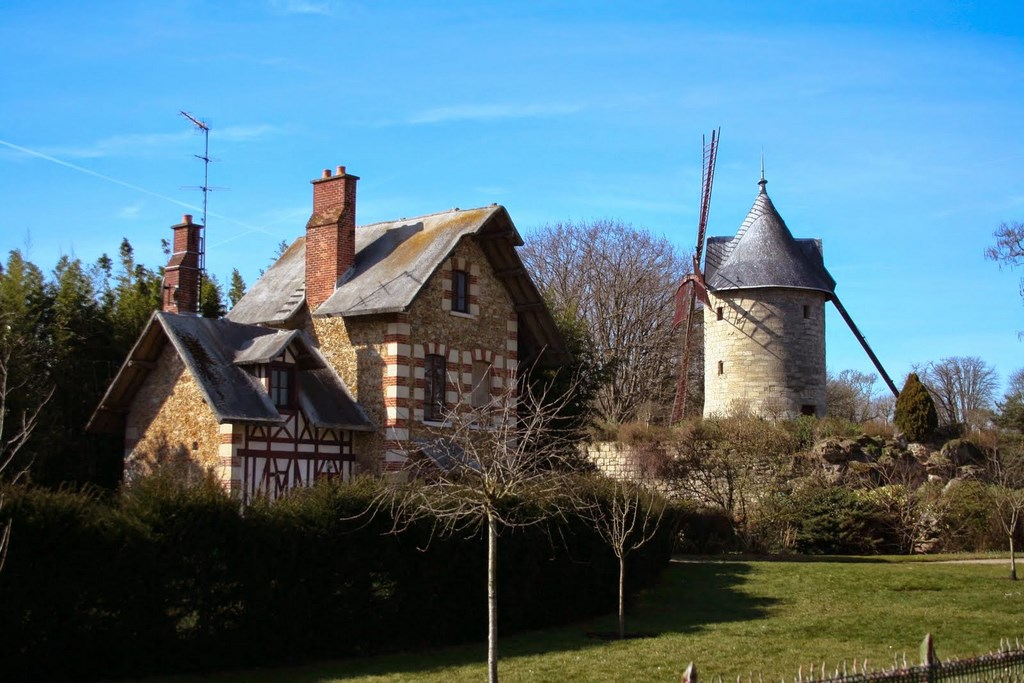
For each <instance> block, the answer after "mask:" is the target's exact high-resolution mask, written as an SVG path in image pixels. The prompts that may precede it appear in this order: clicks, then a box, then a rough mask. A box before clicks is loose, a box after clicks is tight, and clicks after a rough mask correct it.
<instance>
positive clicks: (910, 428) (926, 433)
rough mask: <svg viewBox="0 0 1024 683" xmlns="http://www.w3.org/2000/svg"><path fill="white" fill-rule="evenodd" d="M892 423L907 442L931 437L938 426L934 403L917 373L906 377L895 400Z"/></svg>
mask: <svg viewBox="0 0 1024 683" xmlns="http://www.w3.org/2000/svg"><path fill="white" fill-rule="evenodd" d="M893 422H895V423H896V428H897V429H899V430H900V431H901V432H903V436H905V437H906V438H907V440H908V441H924V440H926V439H928V438H929V437H931V436H932V435H933V434H934V433H935V429H936V428H937V427H938V426H939V416H938V413H936V412H935V402H934V401H933V400H932V397H931V395H930V394H929V393H928V389H926V388H925V386H924V384H922V383H921V379H920V378H919V377H918V376H917V373H914V372H912V373H910V374H909V375H907V382H906V384H904V385H903V390H902V391H901V392H900V395H899V398H897V399H896V413H895V415H894V417H893Z"/></svg>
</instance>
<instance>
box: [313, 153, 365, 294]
mask: <svg viewBox="0 0 1024 683" xmlns="http://www.w3.org/2000/svg"><path fill="white" fill-rule="evenodd" d="M357 180H359V177H358V176H354V175H349V174H347V173H345V167H344V166H338V169H337V172H336V173H334V174H332V173H331V171H330V170H327V169H325V170H324V172H323V176H322V177H320V178H318V179H316V180H313V181H311V182H312V183H313V215H312V216H310V218H309V222H308V223H306V305H307V306H309V310H310V311H311V312H313V311H316V309H317V308H319V307H320V304H322V303H323V302H324V301H326V300H327V299H328V298H329V297H330V296H331V294H333V293H334V290H335V289H336V288H337V287H338V285H339V284H341V281H342V279H343V278H344V277H345V274H346V273H347V272H348V270H349V269H350V268H351V267H352V265H353V264H354V263H355V258H356V181H357Z"/></svg>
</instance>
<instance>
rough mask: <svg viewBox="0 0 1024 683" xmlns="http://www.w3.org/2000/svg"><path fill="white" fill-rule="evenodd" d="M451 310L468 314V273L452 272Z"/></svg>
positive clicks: (461, 271) (462, 271)
mask: <svg viewBox="0 0 1024 683" xmlns="http://www.w3.org/2000/svg"><path fill="white" fill-rule="evenodd" d="M452 310H453V311H455V312H457V313H469V273H467V272H466V271H464V270H453V271H452Z"/></svg>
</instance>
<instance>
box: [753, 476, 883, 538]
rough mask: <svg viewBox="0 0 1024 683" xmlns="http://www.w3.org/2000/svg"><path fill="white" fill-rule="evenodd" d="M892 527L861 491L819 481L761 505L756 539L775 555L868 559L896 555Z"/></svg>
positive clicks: (782, 494)
mask: <svg viewBox="0 0 1024 683" xmlns="http://www.w3.org/2000/svg"><path fill="white" fill-rule="evenodd" d="M893 528H894V525H893V524H892V522H891V520H888V519H887V518H886V516H885V513H884V511H883V510H882V509H880V508H879V507H878V506H877V505H876V504H874V503H873V502H872V501H871V500H869V499H868V498H866V497H864V496H862V495H860V494H859V492H857V491H853V490H850V489H846V488H843V487H840V486H830V485H826V484H821V483H818V482H815V483H808V484H805V485H804V486H802V487H799V488H797V489H795V490H794V491H793V492H792V493H778V494H775V495H773V496H771V497H769V498H768V499H766V500H765V501H763V504H762V506H761V509H760V510H759V514H758V521H757V524H756V525H754V532H753V536H754V537H755V541H756V543H757V544H758V545H759V546H760V547H761V549H762V550H767V551H771V552H786V551H788V552H794V551H795V552H798V553H804V554H808V555H870V554H875V553H891V552H898V550H899V542H898V539H897V538H896V537H895V534H894V532H893Z"/></svg>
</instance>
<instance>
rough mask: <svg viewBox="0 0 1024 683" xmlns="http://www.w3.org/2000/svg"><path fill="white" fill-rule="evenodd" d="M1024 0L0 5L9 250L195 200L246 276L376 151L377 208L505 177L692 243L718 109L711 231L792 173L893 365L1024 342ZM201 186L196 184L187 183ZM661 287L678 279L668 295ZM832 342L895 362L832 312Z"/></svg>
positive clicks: (150, 238) (124, 226)
mask: <svg viewBox="0 0 1024 683" xmlns="http://www.w3.org/2000/svg"><path fill="white" fill-rule="evenodd" d="M1022 26H1024V4H1022V3H1020V2H1019V1H1018V2H977V3H966V2H963V3H954V2H942V1H941V0H940V1H932V2H902V3H901V2H874V1H869V2H858V3H839V2H834V3H833V2H810V1H808V2H785V3H782V2H779V3H769V2H766V1H763V2H701V3H691V2H649V3H645V2H635V3H617V2H602V1H600V0H591V1H588V2H561V3H552V2H532V1H529V0H520V1H517V2H515V3H511V2H509V3H497V2H494V3H484V2H459V1H456V0H448V1H445V2H387V1H382V2H370V1H361V2H344V1H340V0H339V1H337V2H332V1H330V0H272V1H261V0H252V1H250V2H237V3H236V2H218V3H201V2H186V1H166V2H109V3H97V4H93V3H81V2H64V1H62V0H54V1H53V2H48V3H36V2H27V1H20V0H8V1H7V2H5V3H3V5H2V6H0V64H2V65H3V66H2V67H0V201H2V206H3V214H4V215H3V221H2V223H0V225H2V227H0V231H2V232H0V251H2V253H3V254H5V255H6V253H7V252H8V251H9V250H11V249H15V248H18V249H22V250H23V251H25V252H26V253H27V255H28V256H29V257H30V258H31V259H32V260H33V261H35V262H36V263H37V264H39V265H40V266H42V267H44V268H50V267H52V266H53V264H54V263H55V262H56V260H57V258H58V257H59V256H60V255H61V254H74V255H75V256H78V257H80V258H82V259H83V260H85V261H89V262H91V261H94V260H95V259H96V258H97V257H98V256H99V255H100V254H101V253H103V252H108V253H110V254H114V253H116V250H117V246H118V243H119V242H120V239H121V237H122V236H127V237H128V238H129V239H130V240H131V242H132V244H133V245H134V246H135V247H136V250H137V254H138V256H139V258H140V259H141V260H142V261H143V262H145V263H146V264H148V265H151V266H156V265H159V264H160V263H162V262H163V260H164V257H163V256H162V254H161V253H160V250H159V241H160V238H162V237H168V236H169V235H170V231H169V229H168V228H169V226H170V225H172V224H173V223H176V222H178V221H179V220H180V217H181V214H182V213H186V212H189V213H196V214H199V213H200V211H199V210H198V209H197V208H196V207H198V206H199V205H200V204H201V198H200V195H199V193H198V192H196V191H194V190H190V189H186V188H188V187H190V186H196V185H200V184H201V183H202V167H201V164H200V162H198V161H197V160H196V159H195V158H194V157H193V155H194V154H197V153H201V152H202V138H201V136H199V135H198V134H197V133H196V132H195V131H194V129H192V128H191V127H190V124H189V123H188V121H186V120H185V119H184V118H182V117H181V116H180V115H179V114H178V112H179V110H185V111H189V112H191V113H193V114H194V115H196V116H197V117H199V118H201V119H203V120H205V121H207V122H208V123H209V124H210V126H211V130H212V132H211V138H210V146H211V150H210V152H211V156H213V157H215V158H216V159H218V161H217V162H216V163H214V164H212V165H211V168H210V184H211V185H213V186H218V187H223V188H226V189H224V190H223V191H218V192H215V193H213V194H211V196H210V212H211V214H210V219H209V228H208V234H207V266H208V268H209V270H210V271H211V272H212V273H213V274H215V275H217V276H218V277H219V278H220V279H221V280H222V281H224V280H226V278H227V276H228V275H229V274H230V272H231V268H232V267H238V268H239V269H240V270H241V271H242V273H243V275H244V276H245V278H246V281H247V282H249V283H250V284H251V283H252V282H253V281H254V280H255V278H256V276H257V274H258V272H259V269H260V268H264V267H266V266H267V264H268V263H269V261H270V258H271V256H272V254H273V253H274V251H275V248H276V245H277V244H278V243H279V242H280V241H281V240H288V241H289V242H290V241H291V240H292V239H294V238H295V237H296V236H298V235H299V234H300V233H301V232H302V230H303V227H304V225H305V220H306V218H308V214H309V210H310V201H311V199H310V198H311V189H310V185H309V182H308V181H309V180H311V179H313V178H316V177H318V176H319V173H320V170H321V169H323V168H333V167H334V166H336V165H345V166H347V167H348V169H349V172H351V173H355V174H356V175H359V176H360V177H361V178H362V180H361V181H360V185H359V200H358V221H359V222H360V223H370V222H375V221H379V220H388V219H394V218H399V217H403V216H415V215H419V214H423V213H430V212H434V211H439V210H444V209H448V208H451V207H454V206H459V207H472V206H481V205H486V204H490V203H491V202H498V203H500V204H503V205H505V206H506V207H507V208H508V209H509V211H510V213H511V215H512V217H513V219H514V220H515V222H516V224H517V226H518V227H519V229H520V231H521V232H522V233H523V234H524V235H525V237H526V239H529V235H530V233H531V231H532V230H533V229H535V228H536V227H537V226H540V225H542V224H544V223H547V222H553V221H558V220H564V219H573V220H579V219H590V218H601V217H612V218H618V219H622V220H624V221H627V222H630V223H633V224H634V225H637V226H643V227H646V228H649V229H650V230H652V231H654V232H656V233H659V234H663V235H665V236H667V237H668V238H669V239H671V240H673V241H675V242H677V243H678V244H680V245H681V246H684V247H686V248H691V247H692V244H693V241H694V236H695V231H696V218H697V205H698V199H699V183H700V154H701V136H702V134H705V133H707V132H709V131H710V130H711V129H712V128H714V127H719V126H720V127H721V129H722V142H721V148H720V152H719V159H718V169H717V174H716V179H715V191H714V195H713V200H712V207H711V220H710V227H709V233H710V234H714V235H729V234H733V233H734V232H735V231H736V229H737V228H738V227H739V225H740V223H741V222H742V220H743V217H744V216H745V215H746V212H747V211H748V209H749V208H750V205H751V203H752V202H753V200H754V197H755V195H756V192H757V184H756V183H757V180H758V177H759V164H760V161H759V158H760V154H761V150H762V148H763V149H764V154H765V159H766V170H767V177H768V181H769V182H768V192H769V194H770V195H771V197H772V200H773V201H774V203H775V205H776V207H777V208H778V209H779V211H780V213H781V214H782V216H783V218H784V219H785V220H786V222H787V224H788V225H789V227H790V229H791V230H792V231H793V233H794V234H795V235H796V236H798V237H820V238H821V239H822V240H823V242H824V250H825V260H826V265H827V266H828V268H829V270H830V271H831V272H832V274H833V276H834V277H835V278H836V280H837V282H838V286H837V292H838V294H839V295H840V297H841V298H842V300H843V302H844V304H845V305H846V307H847V309H848V310H849V311H850V313H851V314H852V316H853V318H854V320H855V321H856V322H857V323H858V325H859V326H860V328H861V330H862V331H863V332H864V334H865V335H866V336H867V337H868V339H869V341H870V343H871V344H872V346H873V347H874V349H875V351H876V353H877V354H878V355H879V356H880V358H881V359H882V361H883V363H884V364H885V365H886V366H887V369H888V370H889V372H890V374H892V375H893V376H894V378H896V379H897V381H900V379H901V378H902V377H903V375H904V374H905V373H906V372H907V371H908V370H909V369H910V366H911V364H912V363H926V362H928V361H930V360H937V359H939V358H943V357H946V356H957V355H975V356H980V357H981V358H983V359H985V360H986V361H988V362H989V363H991V364H992V365H994V366H995V367H996V368H997V370H998V371H999V373H1000V375H1001V378H1003V379H1005V377H1006V376H1007V375H1008V374H1009V373H1010V372H1011V371H1013V370H1014V369H1016V368H1019V367H1022V366H1024V341H1020V340H1018V337H1017V332H1018V331H1019V330H1024V306H1022V302H1021V297H1020V295H1019V292H1018V280H1019V277H1020V275H1021V274H1022V273H1020V272H1013V271H1011V270H1005V269H1004V270H1000V269H999V268H998V267H997V265H996V264H994V263H992V262H989V261H985V260H984V257H983V251H984V249H985V247H986V246H988V245H989V244H991V243H992V241H993V240H992V232H993V230H995V228H996V227H997V226H998V225H999V223H1000V222H1002V221H1013V220H1017V221H1021V220H1024V182H1022V181H1024V173H1022V170H1021V169H1022V167H1024V135H1022V130H1024V40H1022V37H1024V29H1022V28H1021V27H1022ZM183 205H187V206H183ZM666 305H670V303H669V302H666ZM827 334H828V337H827V343H828V364H829V367H830V368H831V369H833V370H836V371H838V370H842V369H844V368H855V369H860V370H865V371H868V370H871V365H870V362H869V361H868V359H867V358H866V356H865V355H864V354H863V352H862V351H861V350H860V348H859V346H858V345H857V343H856V341H855V340H854V338H853V336H852V335H851V334H850V332H849V331H848V330H847V329H846V327H845V325H844V324H843V322H842V320H841V319H840V318H839V316H838V314H834V311H832V310H831V308H830V314H829V318H828V333H827Z"/></svg>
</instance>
